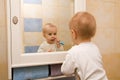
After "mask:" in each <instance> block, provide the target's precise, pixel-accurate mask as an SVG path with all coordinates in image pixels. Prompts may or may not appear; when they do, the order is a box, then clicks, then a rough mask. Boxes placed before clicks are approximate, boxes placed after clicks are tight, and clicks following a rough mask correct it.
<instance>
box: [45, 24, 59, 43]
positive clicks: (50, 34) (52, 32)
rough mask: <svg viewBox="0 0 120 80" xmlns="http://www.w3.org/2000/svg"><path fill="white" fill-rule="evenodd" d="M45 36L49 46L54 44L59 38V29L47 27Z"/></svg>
mask: <svg viewBox="0 0 120 80" xmlns="http://www.w3.org/2000/svg"><path fill="white" fill-rule="evenodd" d="M43 35H44V37H45V38H46V41H47V42H48V43H49V44H54V43H55V42H56V38H57V28H56V27H51V26H50V25H46V29H45V32H44V33H43Z"/></svg>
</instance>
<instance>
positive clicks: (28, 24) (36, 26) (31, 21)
mask: <svg viewBox="0 0 120 80" xmlns="http://www.w3.org/2000/svg"><path fill="white" fill-rule="evenodd" d="M24 31H25V32H41V31H42V19H41V18H24Z"/></svg>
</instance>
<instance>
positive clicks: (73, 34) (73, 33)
mask: <svg viewBox="0 0 120 80" xmlns="http://www.w3.org/2000/svg"><path fill="white" fill-rule="evenodd" d="M71 32H72V37H73V39H76V38H77V33H76V31H75V30H73V29H72V30H71Z"/></svg>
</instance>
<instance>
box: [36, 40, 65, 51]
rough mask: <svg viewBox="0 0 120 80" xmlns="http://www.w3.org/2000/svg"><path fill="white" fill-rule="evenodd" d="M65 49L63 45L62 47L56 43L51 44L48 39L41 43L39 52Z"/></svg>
mask: <svg viewBox="0 0 120 80" xmlns="http://www.w3.org/2000/svg"><path fill="white" fill-rule="evenodd" d="M63 50H64V48H63V46H62V45H61V46H60V48H57V46H56V44H49V43H47V41H44V42H43V43H42V44H41V45H40V47H39V49H38V52H48V51H52V52H54V51H63Z"/></svg>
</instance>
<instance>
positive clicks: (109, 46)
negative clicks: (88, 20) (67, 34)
mask: <svg viewBox="0 0 120 80" xmlns="http://www.w3.org/2000/svg"><path fill="white" fill-rule="evenodd" d="M87 11H88V12H90V13H92V14H93V15H94V16H95V18H96V21H97V32H96V35H95V37H94V38H93V41H94V42H95V43H96V44H97V45H98V46H99V48H100V50H101V53H102V55H103V61H104V62H105V63H104V65H105V69H106V72H107V75H108V77H109V80H120V76H119V74H120V73H119V67H120V24H119V23H120V0H87Z"/></svg>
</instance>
